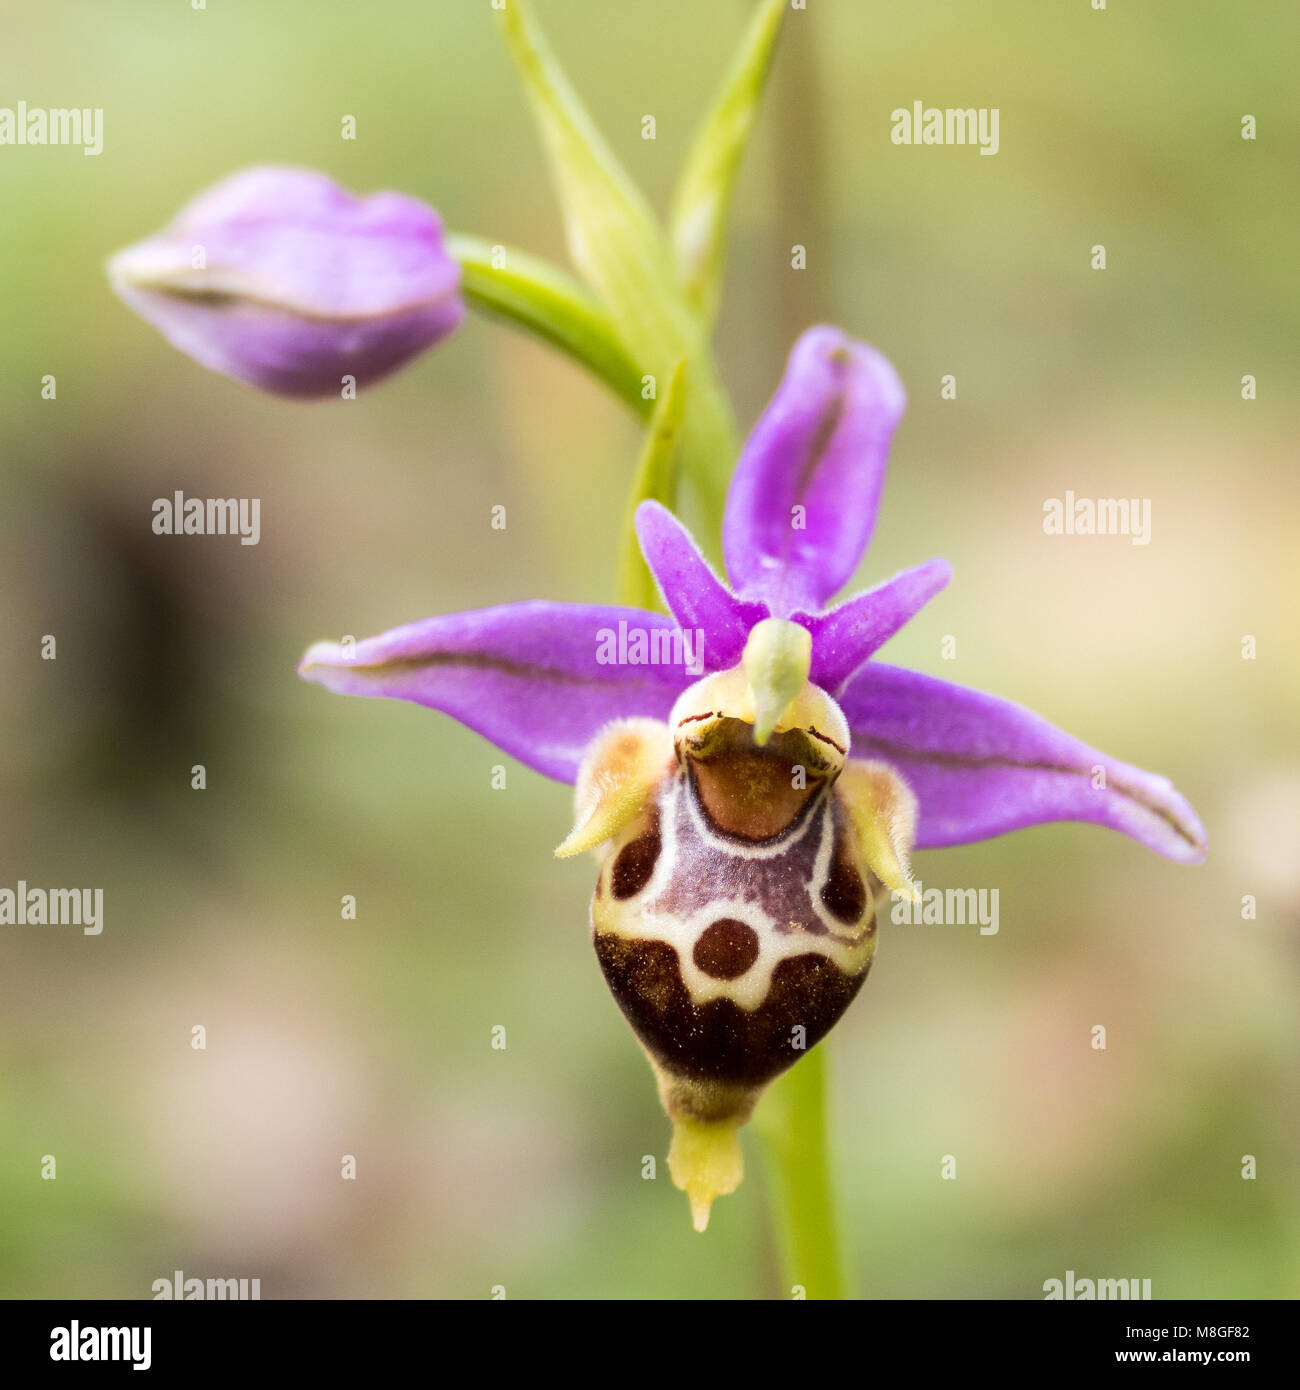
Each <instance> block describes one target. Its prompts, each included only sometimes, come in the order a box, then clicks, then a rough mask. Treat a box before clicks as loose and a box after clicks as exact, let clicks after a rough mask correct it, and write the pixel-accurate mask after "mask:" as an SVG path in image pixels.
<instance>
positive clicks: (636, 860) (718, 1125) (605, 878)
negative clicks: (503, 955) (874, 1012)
mask: <svg viewBox="0 0 1300 1390" xmlns="http://www.w3.org/2000/svg"><path fill="white" fill-rule="evenodd" d="M904 405H905V397H904V392H903V388H902V385H901V383H900V382H899V380H898V377H897V375H896V374H895V372H894V370H893V368H892V367H891V366H890V365H889V363H888V362H887V361H886V360H885V359H884V358H883V357H882V356H881V355H880V354H879V353H877V352H876V351H874V350H873V349H872V348H870V347H868V346H866V345H865V344H863V343H859V342H855V341H853V340H851V339H849V338H847V337H846V336H845V335H843V334H842V333H840V332H839V331H837V330H835V329H833V328H829V327H820V328H815V329H812V330H810V331H809V332H808V333H806V334H805V335H804V336H803V337H802V338H801V339H800V340H799V342H798V343H797V344H796V346H795V348H794V350H793V352H792V354H791V356H790V360H789V364H788V367H787V370H786V373H785V376H784V379H783V381H782V382H781V385H780V387H779V389H778V391H777V393H776V395H775V397H774V398H773V400H772V401H771V403H770V404H769V405H768V407H767V409H766V411H765V412H764V414H763V415H762V417H761V418H760V420H759V422H758V424H757V426H756V427H755V429H754V431H753V433H752V434H751V435H750V437H749V440H748V442H747V444H746V445H745V447H744V449H743V452H742V454H741V457H740V461H739V463H738V465H737V467H736V470H735V474H734V477H733V480H732V483H731V486H730V491H729V493H728V495H727V500H726V510H725V515H724V519H723V527H722V541H723V552H724V555H725V560H726V568H727V573H728V576H729V578H730V581H731V585H730V587H728V586H727V585H726V584H724V583H723V581H722V580H721V579H720V578H719V577H718V576H717V575H716V574H715V573H714V572H713V570H712V569H711V568H710V566H709V565H708V563H707V562H706V561H705V559H704V558H703V556H702V554H701V552H700V550H699V548H698V547H697V546H696V544H695V542H694V541H693V539H692V537H691V536H690V534H689V533H688V532H687V531H686V529H685V528H684V527H683V526H682V524H681V523H680V522H679V521H678V520H677V519H676V518H675V517H674V515H673V514H672V513H671V512H670V511H668V510H667V509H666V508H665V507H663V506H662V505H660V504H659V503H657V502H655V501H645V502H643V503H642V504H641V505H640V507H639V508H638V510H637V513H636V529H637V534H638V537H639V540H640V544H641V549H642V553H643V555H644V557H645V560H646V563H647V564H648V565H649V568H650V570H651V572H652V573H653V575H654V577H655V580H656V582H657V584H658V587H659V590H660V592H661V594H662V597H663V601H664V603H665V605H666V607H667V609H668V612H669V613H670V614H671V617H665V616H664V615H662V614H659V613H654V612H650V611H645V610H641V609H637V608H626V607H619V606H600V605H586V604H564V603H550V602H545V601H529V602H523V603H516V604H507V605H505V606H502V607H497V608H488V609H482V610H479V611H475V612H467V613H455V614H449V615H444V616H440V617H433V618H428V619H426V620H424V621H422V622H416V623H412V624H410V625H408V626H405V627H399V628H395V629H393V630H392V631H389V632H386V633H383V634H381V635H379V636H377V637H371V638H368V639H366V640H364V641H360V642H357V643H356V644H355V645H351V644H349V645H347V646H344V645H341V644H336V643H329V642H322V643H318V644H316V645H315V646H313V647H312V648H311V649H310V650H309V651H308V652H307V653H306V655H305V656H304V658H303V660H302V664H301V666H300V668H299V670H300V673H301V675H303V676H304V677H305V678H306V679H308V680H310V681H314V682H316V683H318V684H321V685H324V686H326V687H328V688H329V689H331V690H334V691H337V692H339V693H342V694H348V695H379V696H386V697H389V698H394V699H402V700H411V701H414V702H416V703H417V704H421V705H425V706H428V707H429V708H432V709H436V710H441V711H442V712H444V713H446V714H450V715H452V716H453V717H454V718H456V719H458V720H460V721H461V722H462V723H463V724H466V725H468V726H469V727H470V728H471V729H473V730H475V731H476V732H478V733H479V734H482V735H483V736H484V737H486V738H488V739H490V740H491V741H492V742H493V743H495V744H496V745H497V746H498V747H500V748H502V749H504V750H505V751H506V752H507V753H509V754H511V755H513V756H514V757H516V758H518V759H519V760H520V761H521V762H523V763H525V764H527V765H528V766H529V767H532V768H534V769H536V770H537V771H538V772H541V773H543V774H545V775H546V776H548V777H552V778H555V779H557V780H559V781H562V782H568V783H572V784H574V786H575V788H576V824H575V826H574V828H573V830H572V832H571V833H570V834H569V835H568V836H567V838H566V839H565V840H564V841H563V843H562V844H561V845H560V847H559V849H558V850H557V853H558V854H560V855H562V856H567V855H572V854H577V853H579V852H581V851H584V850H591V851H594V853H595V855H596V857H597V860H598V862H599V865H600V868H599V875H598V879H597V884H596V889H595V893H594V897H593V900H592V910H591V922H592V935H593V941H594V944H595V949H596V953H597V956H598V958H599V960H600V964H601V967H602V969H603V971H604V974H605V978H606V980H607V982H608V983H609V985H610V988H611V990H612V992H613V994H614V996H615V999H616V1000H617V1002H618V1004H619V1006H620V1008H621V1009H622V1011H623V1012H624V1014H625V1015H626V1016H627V1018H628V1020H629V1022H630V1023H631V1025H632V1027H633V1029H634V1031H635V1032H636V1035H637V1037H638V1039H639V1041H640V1042H641V1044H642V1046H643V1047H644V1049H645V1051H646V1053H647V1055H648V1057H649V1060H650V1063H651V1065H652V1067H653V1069H654V1072H655V1074H656V1077H657V1080H658V1084H659V1092H660V1096H661V1099H662V1101H663V1104H664V1107H665V1110H666V1111H667V1113H668V1116H669V1118H670V1119H671V1120H672V1122H673V1125H674V1135H673V1143H672V1148H671V1151H670V1154H669V1166H670V1170H671V1172H672V1175H673V1178H674V1181H675V1182H676V1183H677V1185H678V1187H680V1188H682V1189H683V1190H685V1191H686V1193H687V1195H688V1197H689V1199H690V1203H691V1207H692V1212H693V1216H694V1221H695V1225H696V1227H697V1229H701V1230H702V1229H704V1226H705V1224H706V1223H707V1220H708V1214H709V1209H710V1205H711V1203H712V1201H713V1199H714V1198H715V1197H716V1196H718V1195H720V1194H723V1193H726V1192H730V1191H733V1190H734V1189H735V1187H736V1186H737V1184H738V1183H739V1181H740V1179H741V1175H742V1166H741V1157H740V1149H739V1145H738V1143H737V1139H736V1131H737V1129H738V1127H739V1126H740V1125H742V1124H743V1123H744V1122H745V1121H746V1119H747V1118H748V1117H749V1115H750V1114H751V1112H752V1110H753V1108H754V1105H755V1103H756V1101H757V1099H758V1097H759V1096H760V1095H761V1094H762V1091H763V1089H764V1087H765V1086H766V1085H767V1084H768V1083H769V1082H770V1081H771V1080H772V1079H773V1078H774V1077H775V1076H777V1075H778V1074H779V1073H780V1072H782V1071H784V1070H785V1069H786V1068H787V1067H789V1066H791V1065H792V1064H793V1063H795V1062H796V1061H797V1060H798V1059H799V1058H800V1057H801V1056H802V1055H803V1052H804V1051H806V1050H807V1049H810V1048H812V1047H813V1046H814V1045H815V1044H816V1043H817V1042H818V1041H819V1040H820V1039H821V1038H822V1037H823V1036H824V1035H825V1034H826V1032H827V1031H828V1030H829V1029H830V1027H831V1026H832V1025H833V1024H834V1023H835V1021H836V1020H837V1019H838V1018H839V1016H840V1015H841V1014H842V1013H843V1011H844V1009H845V1008H846V1007H847V1005H848V1004H849V1002H850V1001H851V1000H852V998H853V997H854V995H855V994H856V993H857V991H858V989H859V988H860V987H861V985H862V983H863V981H864V980H865V978H866V974H867V971H868V968H869V967H870V964H871V960H872V956H873V953H874V949H875V939H876V932H875V904H874V900H875V897H876V895H877V894H878V893H882V892H883V891H884V890H886V889H887V890H889V891H891V892H893V893H896V894H902V895H913V894H914V892H915V889H914V885H913V883H912V880H911V878H910V871H909V855H910V853H911V851H912V849H913V848H914V847H919V848H932V847H938V846H944V845H955V844H961V843H964V842H967V841H971V840H979V839H983V838H986V837H988V836H992V835H999V834H1002V833H1003V832H1005V831H1009V830H1016V829H1020V828H1022V827H1024V826H1030V825H1037V824H1042V823H1044V822H1049V821H1060V820H1077V821H1089V822H1092V823H1094V824H1097V825H1101V826H1105V827H1108V828H1110V829H1112V830H1119V831H1122V832H1123V833H1124V834H1126V835H1128V836H1130V837H1131V838H1133V839H1135V840H1137V841H1139V842H1140V843H1142V844H1144V845H1146V846H1148V847H1149V848H1151V849H1154V850H1156V851H1157V852H1158V853H1160V854H1163V855H1165V856H1167V857H1168V858H1170V859H1175V860H1179V861H1182V862H1185V863H1194V862H1197V861H1199V860H1200V859H1202V858H1203V857H1204V855H1205V848H1206V839H1205V832H1204V830H1203V829H1202V827H1201V824H1200V822H1199V821H1198V820H1197V818H1196V815H1195V813H1194V812H1193V810H1192V808H1191V807H1190V806H1189V805H1188V803H1187V802H1186V800H1184V798H1183V797H1182V796H1180V795H1179V794H1178V793H1177V792H1176V791H1175V790H1174V788H1173V787H1172V785H1171V784H1170V783H1169V782H1168V781H1167V780H1166V779H1164V778H1163V777H1158V776H1155V775H1153V774H1151V773H1148V772H1144V771H1142V770H1141V769H1139V768H1137V767H1134V766H1132V765H1130V764H1127V763H1122V762H1118V761H1116V760H1114V759H1112V758H1110V757H1108V756H1107V755H1105V754H1103V753H1101V752H1099V751H1097V750H1096V749H1094V748H1090V747H1089V746H1088V745H1087V744H1085V743H1083V742H1081V741H1080V740H1079V739H1076V738H1073V737H1071V736H1070V735H1069V734H1066V733H1064V732H1062V731H1061V730H1059V729H1057V728H1055V727H1053V726H1052V725H1051V724H1049V723H1048V722H1047V721H1046V720H1044V719H1042V718H1040V717H1039V716H1038V715H1036V714H1032V713H1030V712H1029V711H1028V710H1026V709H1023V708H1022V707H1020V706H1019V705H1016V704H1013V703H1011V702H1010V701H1008V700H1004V699H1001V698H998V697H996V696H992V695H987V694H982V693H980V692H978V691H974V690H968V689H964V688H962V687H961V686H957V685H952V684H949V683H948V682H946V681H941V680H936V679H934V678H933V677H930V676H927V675H922V674H920V673H918V672H914V671H907V670H902V669H900V668H898V667H895V666H890V665H886V664H884V663H883V662H880V661H877V660H875V659H874V657H875V654H876V652H877V651H878V650H879V648H880V647H881V646H883V644H884V643H885V642H886V641H888V639H889V638H890V637H892V636H893V635H894V634H895V633H896V632H898V630H899V629H900V628H902V627H903V626H904V624H906V623H907V622H909V621H910V620H911V619H912V618H913V617H915V616H916V614H917V613H918V612H919V610H920V609H921V608H922V607H923V605H924V604H926V603H927V602H928V601H929V599H931V598H932V597H933V596H934V595H935V594H936V593H938V592H939V591H940V590H941V589H942V588H943V587H944V586H945V585H946V584H947V583H948V581H949V579H950V577H951V570H950V568H949V566H948V564H947V563H946V562H945V561H943V560H939V559H934V560H929V561H927V562H925V563H924V564H920V565H918V566H916V567H915V568H912V569H909V570H905V571H904V572H903V573H901V574H899V575H896V576H895V577H894V578H892V579H890V580H887V581H886V582H885V583H883V584H880V585H878V586H877V587H875V588H873V589H870V590H868V591H867V592H865V593H860V594H857V595H855V596H854V597H851V598H849V599H847V600H846V601H844V602H842V603H840V604H838V605H836V606H833V607H827V605H828V603H829V602H830V600H831V599H832V598H833V597H834V595H835V594H836V593H837V592H838V591H839V590H840V589H841V588H842V587H843V585H844V584H845V583H846V582H847V581H848V580H849V579H850V577H851V576H852V574H853V572H854V571H855V569H856V568H857V565H858V562H859V560H860V559H861V557H862V555H863V553H864V551H865V550H866V547H867V545H868V543H869V541H870V539H871V533H872V530H873V528H874V525H875V519H876V511H877V507H878V504H879V501H880V495H881V490H882V486H883V482H884V476H885V465H886V458H887V455H888V450H889V446H890V441H891V439H892V436H893V433H894V430H895V428H896V426H897V425H898V423H899V420H900V419H901V417H902V414H903V410H904Z"/></svg>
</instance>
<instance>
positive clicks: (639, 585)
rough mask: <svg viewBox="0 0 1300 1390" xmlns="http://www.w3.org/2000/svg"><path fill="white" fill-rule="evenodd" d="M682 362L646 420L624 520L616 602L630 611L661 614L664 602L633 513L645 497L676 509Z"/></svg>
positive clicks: (683, 388)
mask: <svg viewBox="0 0 1300 1390" xmlns="http://www.w3.org/2000/svg"><path fill="white" fill-rule="evenodd" d="M687 394H688V393H687V389H686V359H685V358H680V359H679V360H678V362H677V365H676V366H675V367H674V368H673V371H672V375H671V376H670V377H669V379H668V389H667V390H666V391H665V392H664V393H663V395H662V396H661V397H660V398H659V403H658V405H656V407H655V413H654V415H653V416H652V417H651V420H650V429H649V432H648V433H647V434H646V440H645V444H644V446H643V447H642V450H641V458H640V461H639V462H638V463H637V467H636V476H635V477H634V478H633V480H632V492H631V494H630V496H629V497H628V503H627V514H626V516H625V517H624V520H623V539H622V543H621V546H620V549H619V559H618V601H619V602H620V603H626V604H628V605H630V606H631V607H633V608H648V609H651V610H654V609H662V608H663V606H664V605H663V600H662V599H661V598H660V596H659V589H658V586H657V585H656V584H655V581H654V576H653V575H652V574H651V573H650V570H649V567H648V566H647V565H646V562H645V560H644V559H642V557H641V547H640V545H638V543H637V538H636V526H635V524H634V523H635V518H636V509H637V508H638V507H639V506H640V505H641V503H642V502H644V501H645V500H646V499H647V498H653V499H654V500H655V501H656V502H662V503H663V504H664V506H665V507H667V508H668V509H669V510H670V511H672V510H674V509H675V508H676V505H677V464H678V457H679V454H680V449H679V445H680V443H681V436H682V422H683V420H684V418H685V414H686V397H687Z"/></svg>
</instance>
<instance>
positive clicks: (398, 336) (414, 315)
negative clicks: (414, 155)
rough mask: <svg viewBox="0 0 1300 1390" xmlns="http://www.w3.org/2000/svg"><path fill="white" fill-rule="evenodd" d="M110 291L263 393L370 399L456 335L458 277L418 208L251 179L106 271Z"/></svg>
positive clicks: (331, 187) (310, 185) (319, 179)
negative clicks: (348, 391)
mask: <svg viewBox="0 0 1300 1390" xmlns="http://www.w3.org/2000/svg"><path fill="white" fill-rule="evenodd" d="M108 273H109V278H110V281H111V283H112V285H113V288H114V290H115V291H116V292H117V294H118V295H119V296H120V297H121V299H122V300H123V301H124V302H125V303H126V304H127V305H128V306H129V307H130V308H132V309H134V310H135V312H136V313H138V314H139V315H140V316H141V317H142V318H144V319H146V320H147V321H148V322H149V323H151V324H153V326H154V327H155V328H157V329H158V330H159V332H161V333H162V334H163V336H164V337H166V338H167V340H168V341H169V342H170V343H172V345H173V346H174V347H177V348H179V349H180V350H181V351H182V352H184V353H186V354H188V355H189V356H190V357H193V358H194V359H195V361H197V362H200V363H202V365H203V366H205V367H210V368H211V369H213V370H214V371H218V372H223V373H224V374H225V375H227V376H231V377H235V378H236V379H237V380H240V381H244V382H248V383H249V384H250V385H253V386H257V387H260V388H261V389H263V390H266V391H273V392H277V393H279V394H283V395H291V396H322V395H336V394H338V393H339V392H341V390H342V389H343V377H344V376H349V375H350V376H353V377H355V378H356V382H357V385H358V386H359V387H361V388H363V389H364V387H366V386H368V385H370V384H371V383H372V382H374V381H377V380H378V379H379V378H381V377H383V376H385V375H386V374H388V373H389V372H391V371H394V370H395V369H396V368H397V367H399V366H401V365H402V364H403V363H405V362H406V361H408V360H409V359H410V358H411V357H413V356H415V354H417V353H419V352H421V351H423V350H424V349H425V348H427V347H430V346H432V345H433V344H434V343H436V342H438V341H439V340H440V339H442V338H444V337H446V336H447V334H449V333H451V332H452V331H453V330H454V329H455V328H456V327H457V326H458V325H459V323H460V322H461V319H462V318H463V317H464V314H465V307H464V303H463V301H462V299H461V297H460V293H459V286H460V267H459V266H458V265H457V263H456V262H455V261H454V260H453V259H452V257H451V256H450V255H449V254H448V252H447V250H446V247H445V246H444V244H443V235H442V223H441V221H440V220H439V218H438V214H437V213H436V212H435V211H434V210H433V209H432V208H431V207H428V206H427V205H425V204H424V203H421V202H419V201H418V200H417V199H415V198H409V197H406V196H405V195H403V194H399V193H376V194H374V195H373V196H371V197H368V198H359V197H356V196H355V195H354V194H351V193H349V192H348V191H347V190H346V189H343V188H340V187H339V186H338V185H337V184H336V183H334V181H333V180H332V179H330V178H328V177H326V176H325V175H324V174H319V173H316V172H314V171H313V170H310V169H296V168H281V167H276V166H261V167H257V168H252V169H245V170H243V171H242V172H240V173H238V174H234V175H232V176H231V177H230V178H228V179H225V180H223V181H222V182H221V183H219V184H217V185H216V186H215V187H213V188H211V189H209V190H207V191H206V192H205V193H202V194H200V195H199V196H198V197H197V198H195V199H194V200H193V201H192V202H190V203H189V204H188V205H187V206H186V207H185V208H183V209H182V210H181V212H180V213H179V214H178V215H177V217H176V218H175V220H174V221H173V222H172V223H171V225H170V226H168V227H167V228H166V229H165V230H163V231H162V232H159V233H158V234H157V235H156V236H152V237H149V238H148V239H146V240H145V241H141V242H138V243H137V244H136V245H134V246H130V247H128V248H127V249H126V250H124V251H121V252H119V253H118V254H117V255H116V256H114V257H113V258H112V260H111V261H110V262H109V266H108Z"/></svg>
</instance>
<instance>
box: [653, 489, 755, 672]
mask: <svg viewBox="0 0 1300 1390" xmlns="http://www.w3.org/2000/svg"><path fill="white" fill-rule="evenodd" d="M636 533H637V538H638V539H639V540H640V542H641V553H642V554H643V555H644V556H645V562H646V564H647V565H649V566H650V572H651V574H653V575H654V577H655V582H656V583H657V584H658V585H659V592H660V593H661V594H663V596H664V602H665V603H666V604H667V605H668V610H669V612H670V613H672V615H673V617H674V618H676V619H677V621H678V623H679V624H680V625H681V627H682V628H684V629H686V630H687V631H689V632H702V633H703V634H704V665H705V668H706V669H707V670H709V671H723V670H726V669H727V667H729V666H735V665H736V664H737V662H739V660H740V658H741V654H742V653H743V652H744V650H745V639H746V638H747V637H748V636H749V630H750V628H752V627H753V626H754V624H755V623H757V622H761V621H762V620H763V619H764V618H767V617H770V616H771V614H770V613H769V612H768V608H767V605H766V604H765V603H753V602H749V603H747V602H745V601H744V600H743V599H738V598H737V597H736V596H735V595H734V594H733V593H732V592H731V591H730V590H729V589H727V588H726V587H725V586H724V585H723V583H722V581H721V580H720V579H719V578H718V576H717V575H716V574H714V573H713V571H712V570H711V569H710V568H709V563H708V561H707V560H706V559H705V558H704V556H703V555H701V554H700V551H699V547H698V546H697V545H696V544H695V541H694V540H693V539H692V538H691V533H690V532H689V531H688V530H687V529H686V527H685V526H683V525H682V523H681V522H680V521H678V520H677V518H676V517H675V516H674V515H673V514H672V512H670V511H669V510H668V509H667V508H666V507H664V506H661V505H660V504H659V503H658V502H642V503H641V505H640V506H639V507H638V508H637V512H636Z"/></svg>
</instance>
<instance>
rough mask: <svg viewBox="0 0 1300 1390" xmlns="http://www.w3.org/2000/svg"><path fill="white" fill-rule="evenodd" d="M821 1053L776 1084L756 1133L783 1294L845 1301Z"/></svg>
mask: <svg viewBox="0 0 1300 1390" xmlns="http://www.w3.org/2000/svg"><path fill="white" fill-rule="evenodd" d="M826 1109H827V1106H826V1051H825V1049H824V1048H821V1047H818V1048H814V1049H813V1051H812V1052H811V1053H809V1055H808V1056H807V1057H805V1058H804V1059H803V1060H802V1061H800V1062H799V1063H798V1064H797V1065H796V1066H794V1067H793V1068H791V1070H790V1071H788V1072H786V1074H785V1075H784V1076H782V1077H780V1078H779V1079H778V1080H777V1081H775V1082H774V1083H773V1085H772V1087H771V1089H770V1090H769V1091H768V1093H767V1095H766V1096H765V1097H764V1099H763V1101H762V1103H761V1105H760V1106H759V1111H758V1115H757V1117H756V1121H755V1124H756V1128H757V1130H758V1132H759V1135H760V1137H761V1139H762V1142H763V1148H764V1150H765V1157H766V1160H767V1180H768V1181H767V1186H768V1193H769V1198H770V1202H771V1207H772V1215H773V1221H774V1223H775V1225H776V1230H777V1239H778V1241H779V1243H780V1248H781V1258H782V1265H783V1268H784V1271H785V1279H786V1284H787V1287H788V1288H789V1289H790V1290H791V1295H790V1296H793V1291H794V1290H795V1289H798V1288H802V1289H803V1290H804V1296H805V1297H807V1298H820V1299H839V1298H845V1297H847V1281H846V1278H845V1271H844V1258H843V1251H842V1249H841V1247H840V1240H839V1232H838V1230H837V1228H836V1224H835V1203H834V1196H833V1192H832V1184H831V1165H830V1147H829V1144H828V1142H827V1128H826Z"/></svg>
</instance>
